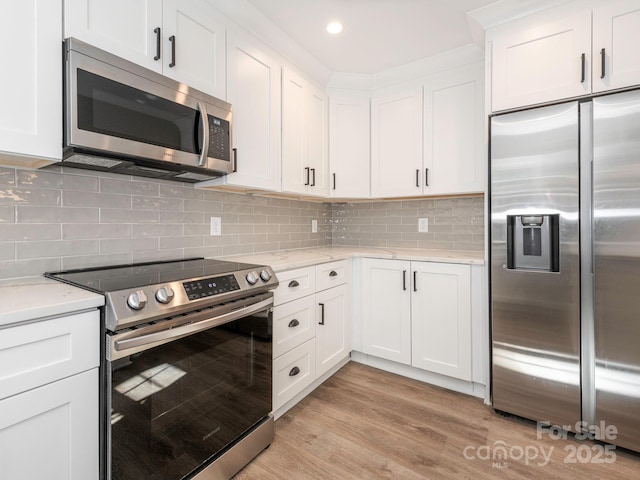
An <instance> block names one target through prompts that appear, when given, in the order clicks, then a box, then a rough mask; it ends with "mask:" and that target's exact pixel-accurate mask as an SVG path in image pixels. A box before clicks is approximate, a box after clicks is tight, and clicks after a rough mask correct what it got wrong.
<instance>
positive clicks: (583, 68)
mask: <svg viewBox="0 0 640 480" xmlns="http://www.w3.org/2000/svg"><path fill="white" fill-rule="evenodd" d="M586 63H587V59H586V55H585V54H584V53H583V54H582V57H581V60H580V65H581V66H580V72H581V74H580V83H584V81H585V80H586V79H587V77H586V75H587V65H586Z"/></svg>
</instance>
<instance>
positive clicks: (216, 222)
mask: <svg viewBox="0 0 640 480" xmlns="http://www.w3.org/2000/svg"><path fill="white" fill-rule="evenodd" d="M211 235H212V236H215V237H217V236H220V235H222V219H221V218H220V217H211Z"/></svg>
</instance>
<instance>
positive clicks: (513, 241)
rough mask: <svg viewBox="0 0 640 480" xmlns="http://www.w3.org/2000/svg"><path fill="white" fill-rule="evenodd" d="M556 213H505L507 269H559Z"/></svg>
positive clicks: (556, 270) (557, 218)
mask: <svg viewBox="0 0 640 480" xmlns="http://www.w3.org/2000/svg"><path fill="white" fill-rule="evenodd" d="M559 220H560V215H558V214H552V215H531V214H527V215H507V268H509V269H512V270H538V271H546V272H558V271H560V262H559V259H560V251H559V250H560V248H559V223H560V221H559Z"/></svg>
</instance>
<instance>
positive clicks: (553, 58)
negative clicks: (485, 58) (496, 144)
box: [488, 4, 591, 111]
mask: <svg viewBox="0 0 640 480" xmlns="http://www.w3.org/2000/svg"><path fill="white" fill-rule="evenodd" d="M488 38H489V39H492V48H491V55H492V75H491V76H492V99H491V105H492V111H499V110H506V109H510V108H515V107H521V106H525V105H534V104H537V103H544V102H550V101H553V100H559V99H563V98H570V97H576V96H579V95H585V94H588V93H590V92H591V73H590V72H591V64H590V59H591V11H590V10H588V9H576V7H575V5H573V4H572V5H569V7H566V6H560V7H557V8H552V9H549V10H546V11H544V12H541V13H540V14H536V15H532V16H529V17H526V18H524V19H522V20H518V21H515V22H510V23H509V24H507V25H505V26H501V27H496V28H495V29H493V31H491V32H490V33H488ZM583 58H584V61H583Z"/></svg>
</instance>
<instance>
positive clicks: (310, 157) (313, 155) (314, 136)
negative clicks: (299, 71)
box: [304, 85, 329, 197]
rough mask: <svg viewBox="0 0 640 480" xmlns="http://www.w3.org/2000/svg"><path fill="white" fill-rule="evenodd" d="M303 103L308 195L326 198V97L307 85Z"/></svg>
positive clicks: (327, 172)
mask: <svg viewBox="0 0 640 480" xmlns="http://www.w3.org/2000/svg"><path fill="white" fill-rule="evenodd" d="M304 101H305V102H306V105H305V108H304V109H305V139H306V142H305V143H306V154H307V165H308V166H309V168H310V169H311V181H310V182H309V187H310V188H309V193H311V194H313V195H319V196H325V197H326V196H328V195H329V184H328V182H327V177H328V176H329V155H328V143H327V130H328V124H327V96H326V95H325V93H324V92H323V91H322V90H320V89H319V88H316V87H314V86H313V85H308V93H307V95H305V97H304Z"/></svg>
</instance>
